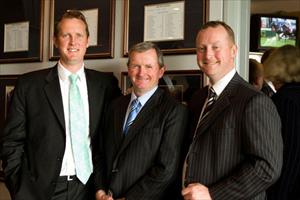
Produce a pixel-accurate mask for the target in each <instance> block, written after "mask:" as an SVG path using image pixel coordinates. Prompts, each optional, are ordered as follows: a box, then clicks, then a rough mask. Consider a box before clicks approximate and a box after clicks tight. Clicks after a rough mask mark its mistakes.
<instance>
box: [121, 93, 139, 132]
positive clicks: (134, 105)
mask: <svg viewBox="0 0 300 200" xmlns="http://www.w3.org/2000/svg"><path fill="white" fill-rule="evenodd" d="M141 106H142V105H141V103H140V102H139V100H138V99H137V98H136V99H134V100H133V101H132V102H131V104H130V112H129V114H128V117H127V121H126V124H125V127H124V130H123V133H124V134H125V135H126V134H127V132H128V129H129V127H130V126H131V124H132V123H133V121H134V119H135V118H136V116H137V114H138V113H139V110H140V108H141Z"/></svg>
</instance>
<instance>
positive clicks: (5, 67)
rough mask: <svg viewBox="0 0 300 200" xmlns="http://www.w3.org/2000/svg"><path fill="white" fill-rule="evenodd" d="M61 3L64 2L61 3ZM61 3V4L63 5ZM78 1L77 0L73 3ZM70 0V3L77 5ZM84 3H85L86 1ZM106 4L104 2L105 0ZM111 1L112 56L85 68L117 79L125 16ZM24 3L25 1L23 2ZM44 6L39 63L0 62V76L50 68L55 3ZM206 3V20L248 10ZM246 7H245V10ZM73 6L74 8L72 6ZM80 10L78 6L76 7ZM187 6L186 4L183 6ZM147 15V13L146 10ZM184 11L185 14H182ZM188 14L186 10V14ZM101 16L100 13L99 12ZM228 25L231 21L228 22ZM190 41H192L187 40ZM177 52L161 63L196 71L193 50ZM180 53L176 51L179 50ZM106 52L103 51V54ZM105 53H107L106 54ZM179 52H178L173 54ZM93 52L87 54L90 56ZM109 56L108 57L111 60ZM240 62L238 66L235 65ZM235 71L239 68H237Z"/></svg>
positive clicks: (122, 66) (47, 0)
mask: <svg viewBox="0 0 300 200" xmlns="http://www.w3.org/2000/svg"><path fill="white" fill-rule="evenodd" d="M13 1H20V2H21V3H22V4H23V2H25V0H13ZM30 1H32V2H38V1H40V0H30ZM64 1H65V0H64ZM64 1H62V2H64ZM77 1H78V0H77ZM77 1H74V2H77ZM88 1H99V0H88ZM88 1H85V2H88ZM105 1H107V0H105ZM114 1H115V6H114V13H115V14H114V20H113V21H114V39H112V40H113V44H112V49H113V50H112V52H113V55H109V56H107V55H103V56H104V57H106V56H107V58H104V57H101V58H89V59H88V60H86V65H87V66H88V67H89V68H92V69H96V70H100V71H109V72H114V74H115V75H116V77H117V78H118V79H119V80H120V79H121V72H122V71H125V70H126V61H127V58H126V57H124V33H125V31H124V28H123V27H124V23H125V21H124V16H125V6H126V4H125V3H126V1H123V0H114ZM129 1H132V2H135V1H136V0H129ZM185 1H186V2H189V1H193V0H185ZM26 2H28V1H26ZM41 2H43V4H44V9H43V13H44V15H43V16H44V17H43V19H42V20H43V23H42V24H43V32H44V33H43V41H44V42H43V46H42V48H41V49H42V55H41V61H38V62H29V63H27V62H26V63H25V62H22V63H1V62H0V74H3V75H8V74H22V73H25V72H29V71H33V70H37V69H42V68H48V67H51V66H53V65H54V64H55V63H56V60H49V59H50V57H51V50H50V49H51V48H50V40H51V39H50V38H51V37H50V23H51V22H50V19H51V17H50V16H51V15H52V13H51V5H52V3H53V2H58V0H42V1H41ZM78 2H79V4H82V2H83V1H78ZM141 2H146V1H144V0H143V1H141ZM155 2H156V3H157V2H158V4H160V3H164V2H167V3H170V2H171V3H172V2H178V1H177V0H176V1H175V0H155ZM199 2H200V3H201V5H202V4H203V5H204V2H206V0H201V1H199ZM207 2H208V3H207V4H205V6H204V7H205V8H206V12H207V13H206V15H207V19H211V20H215V19H221V20H222V19H223V20H225V21H233V20H235V19H237V18H242V17H238V16H237V15H239V13H237V12H235V11H236V7H234V6H235V5H236V6H237V7H239V8H241V9H242V10H249V9H250V5H244V4H245V3H244V1H243V0H237V1H232V2H231V1H230V2H228V1H223V0H220V1H217V2H216V1H209V0H207ZM144 4H145V3H144ZM229 4H234V6H231V5H229ZM247 6H248V7H247ZM72 7H76V6H72ZM78 7H80V6H78ZM186 7H187V5H186ZM83 9H84V10H88V6H86V7H85V8H83ZM198 10H201V11H202V8H200V9H198V7H197V12H199V11H198ZM148 12H149V11H148ZM185 12H186V11H185ZM189 12H190V11H189ZM99 13H100V14H99V15H101V12H99ZM201 20H203V19H200V20H199V21H198V20H194V22H193V23H194V24H198V23H199V24H201V23H202V21H201ZM231 23H232V22H231ZM236 23H237V25H235V26H234V28H235V29H237V31H238V29H240V26H239V25H238V24H241V23H245V22H236ZM240 33H241V34H245V33H243V31H241V30H240V31H238V32H237V35H240ZM191 41H192V40H191ZM168 48H170V46H167V48H166V50H168ZM177 50H178V49H176V50H175V54H168V53H166V54H165V63H166V65H167V68H168V70H197V69H198V66H197V62H196V58H195V54H193V53H192V52H193V49H192V50H191V52H188V53H186V50H188V51H190V49H189V48H183V50H184V51H185V52H183V53H182V52H180V51H177ZM179 50H180V49H179ZM105 51H106V50H104V52H105ZM106 52H108V51H106ZM177 52H179V53H177ZM92 54H93V53H91V55H92ZM111 57H112V58H111ZM240 57H241V60H239V62H238V64H237V65H238V66H245V65H244V63H247V62H246V61H243V59H244V60H245V58H243V57H244V56H243V54H241V55H240ZM239 63H242V64H239ZM238 70H239V69H238Z"/></svg>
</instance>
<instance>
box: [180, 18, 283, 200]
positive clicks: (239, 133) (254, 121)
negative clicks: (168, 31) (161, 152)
mask: <svg viewBox="0 0 300 200" xmlns="http://www.w3.org/2000/svg"><path fill="white" fill-rule="evenodd" d="M196 48H197V61H198V65H199V67H200V69H201V70H202V71H203V72H204V74H206V75H207V76H208V78H209V86H207V87H205V88H203V89H201V90H200V91H198V92H197V93H196V94H195V95H194V97H193V98H192V100H191V102H190V104H189V108H190V111H191V116H192V118H191V123H192V127H193V128H192V129H193V131H192V132H193V134H194V137H193V140H192V142H191V144H190V148H189V152H188V154H187V156H186V160H185V166H184V170H183V171H184V173H183V181H184V189H183V190H182V195H183V197H184V199H186V200H187V199H189V200H196V199H197V200H199V199H205V200H210V199H214V200H219V199H220V200H226V199H230V200H231V199H253V200H254V199H255V200H258V199H259V200H260V199H261V200H262V199H265V198H266V194H265V190H266V189H267V188H268V187H269V186H270V185H271V184H272V183H274V182H275V180H276V179H277V178H278V177H279V175H280V170H281V166H282V148H283V147H282V146H283V145H282V139H281V134H280V128H281V125H280V124H281V123H280V118H279V116H278V113H277V111H276V108H275V106H274V104H273V103H272V101H271V99H270V98H269V97H267V96H266V95H264V94H263V93H261V92H259V91H257V90H256V89H255V88H254V87H252V86H251V85H250V84H249V83H247V82H246V81H245V80H243V79H242V78H241V77H240V76H239V75H238V73H237V72H236V70H235V67H234V58H235V56H236V54H237V47H236V45H235V41H234V33H233V31H232V29H231V28H230V27H229V26H228V25H227V24H225V23H224V22H220V21H211V22H208V23H207V24H205V25H204V26H203V27H202V28H201V30H200V31H199V32H198V35H197V39H196ZM208 90H209V91H210V92H209V94H214V95H210V96H209V97H208ZM207 97H208V98H207Z"/></svg>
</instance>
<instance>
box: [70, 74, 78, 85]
mask: <svg viewBox="0 0 300 200" xmlns="http://www.w3.org/2000/svg"><path fill="white" fill-rule="evenodd" d="M78 78H79V77H78V75H77V74H71V75H70V76H69V80H70V82H71V84H76V82H77V80H78Z"/></svg>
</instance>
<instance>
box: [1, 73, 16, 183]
mask: <svg viewBox="0 0 300 200" xmlns="http://www.w3.org/2000/svg"><path fill="white" fill-rule="evenodd" d="M17 78H18V76H17V75H1V76H0V134H1V135H2V131H3V129H4V124H5V119H6V116H7V113H8V111H9V106H10V103H11V97H12V95H13V91H14V87H15V85H16V82H17ZM1 166H2V163H1V160H0V181H3V180H4V177H3V171H2V167H1Z"/></svg>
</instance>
